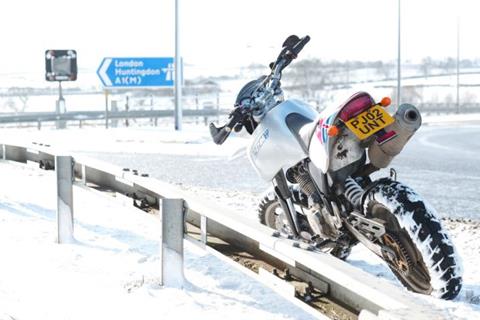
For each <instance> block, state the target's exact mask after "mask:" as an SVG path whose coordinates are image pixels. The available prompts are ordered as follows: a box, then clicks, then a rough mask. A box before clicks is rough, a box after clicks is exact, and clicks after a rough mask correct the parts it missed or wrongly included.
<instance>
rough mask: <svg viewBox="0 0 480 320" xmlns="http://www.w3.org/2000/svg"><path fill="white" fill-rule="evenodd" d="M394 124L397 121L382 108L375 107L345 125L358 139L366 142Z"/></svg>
mask: <svg viewBox="0 0 480 320" xmlns="http://www.w3.org/2000/svg"><path fill="white" fill-rule="evenodd" d="M394 122H395V119H394V118H392V116H391V115H389V114H388V113H387V112H386V111H385V110H383V108H382V107H380V106H374V107H372V108H370V109H368V110H367V111H365V112H362V113H360V114H359V115H358V116H356V117H355V118H352V119H350V120H348V121H347V122H346V123H345V124H346V125H347V127H348V128H349V129H350V130H352V132H353V133H354V134H355V135H356V136H357V137H358V139H360V140H364V139H366V138H368V137H370V136H371V135H372V134H374V133H375V132H378V131H380V130H382V129H383V128H385V127H386V126H388V125H390V124H392V123H394Z"/></svg>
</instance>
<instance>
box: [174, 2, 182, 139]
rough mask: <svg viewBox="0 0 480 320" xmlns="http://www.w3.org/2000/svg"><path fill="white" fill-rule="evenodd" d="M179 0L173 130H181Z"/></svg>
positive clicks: (176, 7) (177, 5) (177, 3)
mask: <svg viewBox="0 0 480 320" xmlns="http://www.w3.org/2000/svg"><path fill="white" fill-rule="evenodd" d="M179 7H180V4H179V0H175V79H178V80H179V81H175V130H177V131H181V130H182V79H181V74H180V71H181V70H180V30H179V25H180V22H179V20H178V16H179V9H180V8H179Z"/></svg>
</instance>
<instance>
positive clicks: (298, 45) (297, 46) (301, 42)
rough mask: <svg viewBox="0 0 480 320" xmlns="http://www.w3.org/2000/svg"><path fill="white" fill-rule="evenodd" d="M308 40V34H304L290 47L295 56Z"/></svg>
mask: <svg viewBox="0 0 480 320" xmlns="http://www.w3.org/2000/svg"><path fill="white" fill-rule="evenodd" d="M309 41H310V36H305V37H303V38H302V39H300V41H299V42H297V44H296V45H295V46H293V48H292V52H293V54H294V55H295V56H297V55H298V54H299V53H300V51H302V49H303V47H304V46H305V45H306V44H307V43H308V42H309Z"/></svg>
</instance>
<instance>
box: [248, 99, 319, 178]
mask: <svg viewBox="0 0 480 320" xmlns="http://www.w3.org/2000/svg"><path fill="white" fill-rule="evenodd" d="M316 119H318V113H317V112H316V111H315V110H314V109H313V108H312V107H311V106H309V105H307V104H306V103H304V102H302V101H299V100H293V99H292V100H286V101H284V102H282V103H280V104H278V105H277V106H275V107H274V108H273V109H271V110H270V111H269V112H268V113H267V114H266V115H265V117H264V118H263V119H262V121H261V122H260V123H259V124H258V126H257V128H256V129H255V131H254V132H253V134H252V140H251V143H250V145H249V146H248V151H247V154H248V158H249V160H250V162H251V163H252V165H253V167H254V169H255V171H256V172H257V174H258V175H259V176H260V177H261V178H262V179H264V180H265V181H271V180H272V179H273V178H274V177H275V175H276V174H277V173H278V172H279V171H280V170H281V169H286V168H289V167H291V166H293V165H295V164H297V163H298V162H300V161H301V160H303V159H305V158H307V157H308V149H307V148H308V144H305V143H302V141H305V134H304V132H305V131H306V129H307V128H308V127H309V126H310V125H311V124H312V123H314V122H315V121H316ZM307 131H308V130H307ZM310 131H313V130H310Z"/></svg>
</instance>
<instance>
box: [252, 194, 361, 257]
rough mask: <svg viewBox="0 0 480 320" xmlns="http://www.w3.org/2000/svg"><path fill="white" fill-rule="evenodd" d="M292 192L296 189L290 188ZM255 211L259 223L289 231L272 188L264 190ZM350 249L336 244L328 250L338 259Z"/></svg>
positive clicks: (347, 253) (347, 254)
mask: <svg viewBox="0 0 480 320" xmlns="http://www.w3.org/2000/svg"><path fill="white" fill-rule="evenodd" d="M292 192H298V191H295V190H292ZM257 211H258V219H259V221H260V223H261V224H263V225H266V226H267V227H270V228H272V229H274V230H277V231H280V232H283V233H287V234H288V233H291V232H290V227H289V226H288V224H287V222H286V221H284V220H285V219H284V218H283V217H282V214H283V210H282V208H281V206H280V203H279V202H278V201H277V199H276V196H275V193H274V191H273V190H272V189H269V190H268V191H267V192H265V194H264V195H263V197H262V199H261V200H260V203H259V205H258V209H257ZM351 251H352V248H351V247H344V246H340V245H337V246H335V247H334V248H333V249H332V250H331V251H330V254H332V255H333V256H335V257H337V258H339V259H342V260H345V259H347V257H348V256H349V255H350V253H351Z"/></svg>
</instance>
